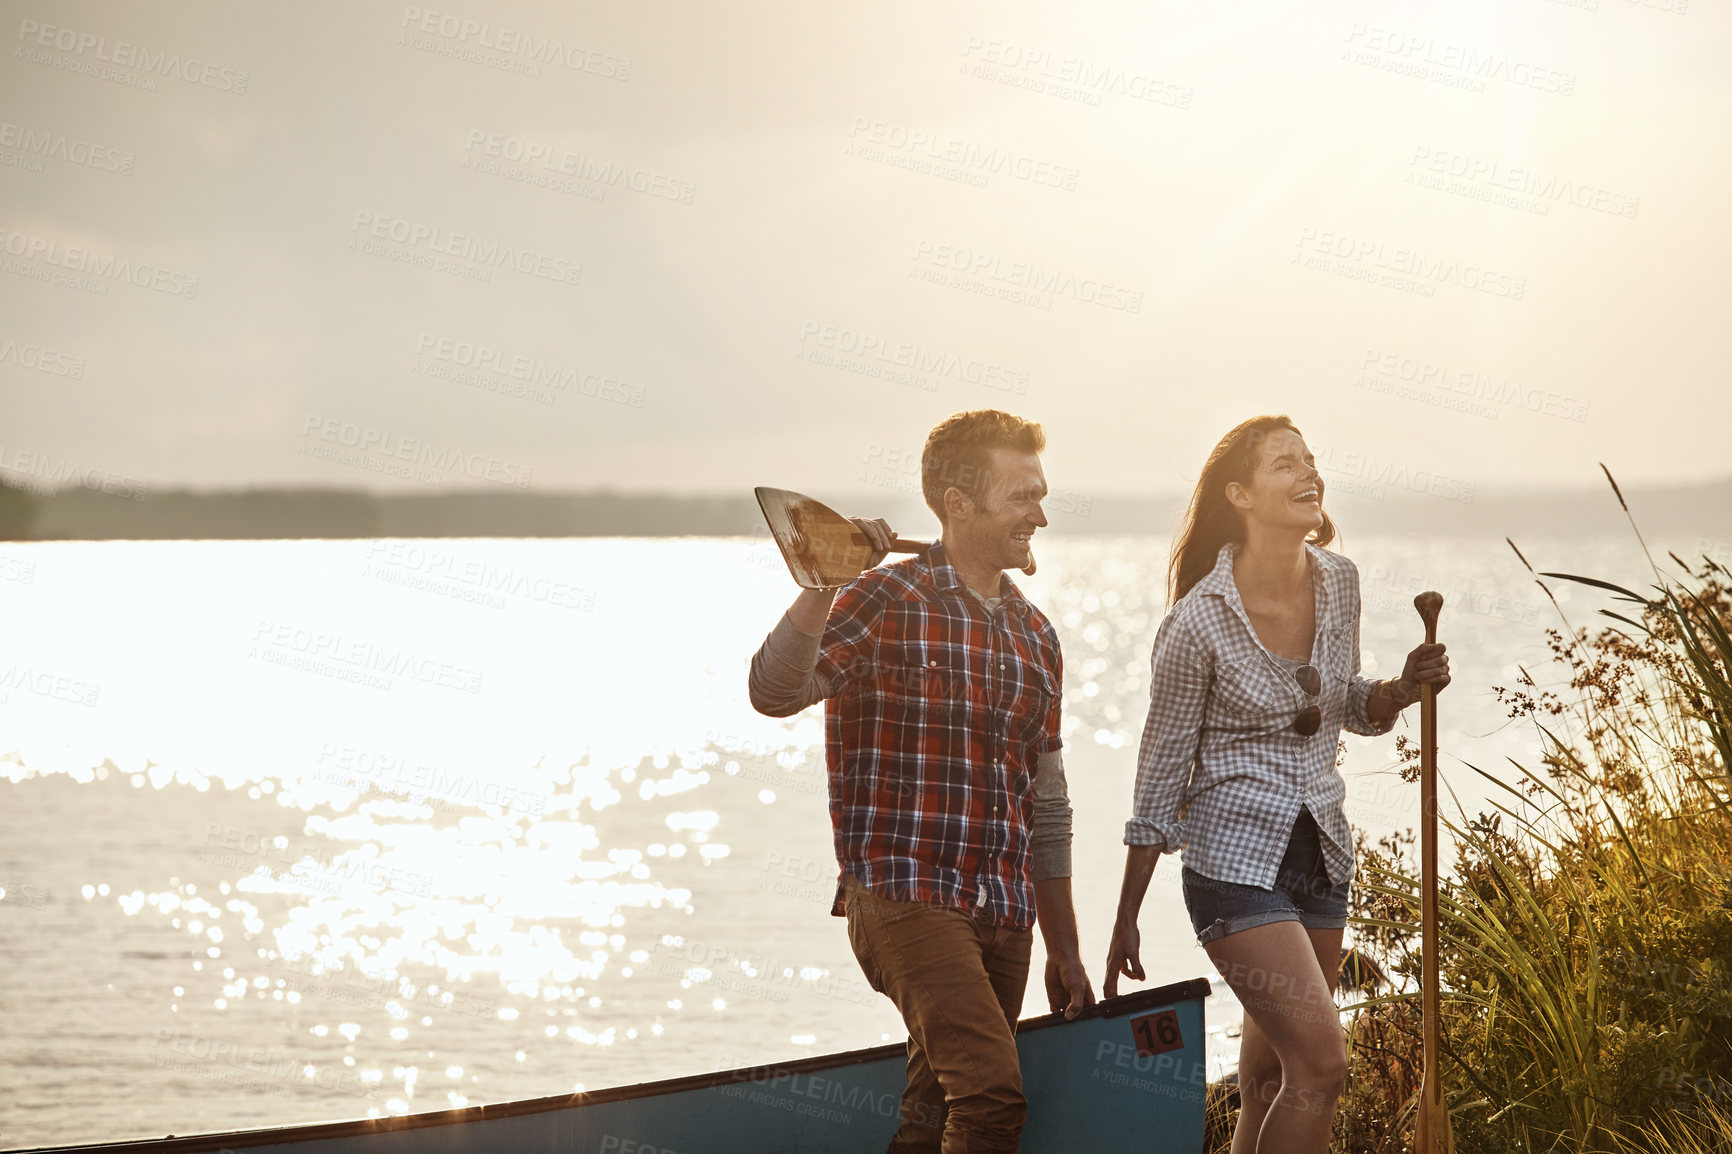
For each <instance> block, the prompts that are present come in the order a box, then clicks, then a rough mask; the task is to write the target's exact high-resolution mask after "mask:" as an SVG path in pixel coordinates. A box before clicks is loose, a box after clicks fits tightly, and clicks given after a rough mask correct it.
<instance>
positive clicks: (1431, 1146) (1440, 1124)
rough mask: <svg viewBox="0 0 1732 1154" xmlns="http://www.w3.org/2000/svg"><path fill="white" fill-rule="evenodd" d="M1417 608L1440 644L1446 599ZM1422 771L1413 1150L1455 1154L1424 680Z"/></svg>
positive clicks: (1429, 695)
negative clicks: (1418, 1062)
mask: <svg viewBox="0 0 1732 1154" xmlns="http://www.w3.org/2000/svg"><path fill="white" fill-rule="evenodd" d="M1413 607H1414V608H1415V609H1417V610H1419V617H1420V620H1422V621H1424V622H1425V643H1426V644H1427V645H1434V644H1436V643H1437V614H1438V610H1440V609H1442V608H1443V597H1442V595H1441V594H1438V593H1430V592H1427V593H1421V594H1420V595H1419V596H1417V597H1415V598H1414V599H1413ZM1419 773H1420V776H1419V810H1420V814H1419V820H1420V842H1419V854H1420V890H1419V895H1420V896H1419V903H1420V904H1419V931H1420V951H1421V970H1420V973H1421V976H1420V988H1421V991H1422V997H1423V999H1424V1001H1423V1006H1424V1019H1425V1073H1424V1077H1423V1079H1422V1080H1421V1082H1420V1086H1419V1110H1418V1114H1417V1117H1416V1119H1415V1121H1414V1129H1413V1148H1414V1150H1415V1151H1416V1154H1455V1135H1454V1133H1453V1132H1452V1131H1451V1130H1450V1126H1449V1106H1448V1104H1447V1103H1446V1102H1445V1101H1444V1100H1443V1071H1442V1069H1441V1068H1440V1065H1439V1063H1440V1062H1441V1061H1442V1058H1443V1055H1442V1049H1441V1043H1442V1031H1441V1025H1440V1023H1439V1021H1438V982H1437V687H1436V686H1434V685H1432V684H1431V683H1430V682H1429V681H1423V682H1421V683H1420V687H1419Z"/></svg>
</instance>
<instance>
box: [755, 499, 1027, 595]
mask: <svg viewBox="0 0 1732 1154" xmlns="http://www.w3.org/2000/svg"><path fill="white" fill-rule="evenodd" d="M752 492H753V493H755V494H757V497H758V508H760V509H762V510H763V511H764V520H765V521H767V522H769V525H770V535H771V536H772V537H774V538H775V539H776V548H778V549H780V550H781V551H782V560H784V561H786V562H787V563H788V571H789V572H790V573H792V574H793V575H794V581H795V583H796V584H798V585H799V586H800V588H802V589H831V588H834V587H835V586H837V585H846V584H847V583H848V582H850V581H852V580H854V578H856V577H858V576H860V574H862V573H864V572H865V571H866V570H867V568H868V567H869V566H868V564H867V563H868V562H869V561H871V560H872V553H873V549H872V542H870V541H868V540H867V539H866V534H864V533H862V532H861V531H860V527H859V526H858V525H855V524H854V522H852V521H850V520H849V519H848V518H846V517H844V516H842V514H840V513H838V512H836V511H835V510H834V509H832V508H830V507H829V506H828V505H824V504H820V503H819V502H817V501H814V500H812V498H810V497H808V496H806V495H804V494H802V493H794V492H790V491H789V490H787V489H771V488H767V487H765V486H763V485H759V486H758V487H757V488H755V489H753V490H752ZM931 547H932V543H931V542H930V541H910V540H908V539H906V538H904V537H897V538H895V539H894V540H892V541H891V542H890V551H891V552H892V553H921V552H924V551H926V550H927V549H930V548H931ZM1022 571H1023V572H1024V573H1027V574H1028V575H1029V576H1031V577H1032V576H1033V575H1034V558H1033V555H1032V554H1031V555H1030V557H1029V562H1028V564H1027V565H1025V566H1024V567H1023V570H1022Z"/></svg>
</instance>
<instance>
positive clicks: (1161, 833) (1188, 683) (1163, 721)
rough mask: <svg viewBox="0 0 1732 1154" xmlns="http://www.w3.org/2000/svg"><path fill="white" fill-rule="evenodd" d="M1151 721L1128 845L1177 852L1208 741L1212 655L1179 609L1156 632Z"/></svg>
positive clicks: (1139, 765)
mask: <svg viewBox="0 0 1732 1154" xmlns="http://www.w3.org/2000/svg"><path fill="white" fill-rule="evenodd" d="M1151 664H1152V666H1153V673H1152V676H1151V678H1150V683H1149V718H1148V721H1147V722H1145V723H1144V725H1143V741H1142V746H1141V747H1140V749H1139V750H1138V752H1137V784H1136V790H1135V792H1134V795H1133V798H1132V802H1131V819H1130V820H1129V821H1128V822H1126V823H1125V844H1126V845H1146V846H1154V847H1155V848H1157V849H1159V850H1161V851H1162V852H1163V853H1171V852H1174V851H1176V850H1178V849H1180V848H1182V847H1183V846H1184V844H1185V824H1184V822H1183V821H1182V820H1181V819H1180V817H1179V810H1180V808H1181V803H1182V802H1183V799H1184V795H1185V787H1186V785H1187V784H1188V783H1189V781H1190V778H1191V770H1192V767H1193V766H1194V765H1195V764H1196V762H1197V755H1198V749H1199V746H1200V745H1201V742H1202V733H1203V714H1204V710H1205V709H1206V707H1207V705H1208V700H1209V682H1210V678H1211V669H1210V657H1209V653H1208V651H1207V650H1206V649H1205V647H1204V646H1203V645H1202V643H1201V642H1200V641H1199V640H1198V638H1197V637H1196V635H1195V634H1194V632H1193V631H1192V630H1191V628H1190V627H1189V626H1188V625H1186V623H1185V622H1184V620H1183V619H1182V618H1181V617H1180V616H1179V613H1178V611H1177V610H1175V611H1173V612H1169V613H1168V614H1167V616H1166V617H1165V618H1164V619H1163V620H1162V621H1161V626H1160V628H1159V629H1157V630H1156V631H1155V650H1154V657H1153V659H1152V662H1151Z"/></svg>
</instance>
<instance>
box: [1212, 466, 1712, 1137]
mask: <svg viewBox="0 0 1732 1154" xmlns="http://www.w3.org/2000/svg"><path fill="white" fill-rule="evenodd" d="M1609 477H1610V475H1609V474H1608V479H1609ZM1616 488H1617V486H1616V483H1615V482H1614V483H1613V489H1614V491H1616ZM1619 501H1620V503H1622V501H1623V497H1622V494H1619ZM1626 511H1627V509H1626ZM1638 540H1639V534H1638ZM1511 547H1512V548H1514V543H1513V542H1512V543H1511ZM1644 548H1645V546H1644ZM1517 555H1518V556H1519V555H1520V551H1519V550H1517ZM1670 559H1671V561H1672V562H1673V563H1674V564H1675V566H1676V570H1675V571H1673V570H1668V571H1662V570H1661V569H1659V568H1658V567H1655V569H1654V574H1655V583H1654V585H1653V586H1652V587H1651V589H1650V591H1649V592H1648V593H1647V594H1640V593H1637V592H1634V591H1631V590H1628V589H1623V588H1620V587H1618V586H1614V585H1610V584H1607V583H1605V582H1602V581H1598V580H1596V579H1593V578H1588V577H1578V576H1572V575H1568V574H1561V573H1541V574H1536V581H1538V583H1539V584H1540V586H1541V588H1543V589H1545V590H1546V593H1547V596H1548V597H1549V596H1551V589H1552V586H1551V585H1550V584H1549V582H1555V581H1571V582H1575V583H1577V584H1579V585H1583V586H1587V587H1591V588H1594V589H1596V590H1597V591H1598V593H1599V595H1602V596H1608V595H1609V597H1610V598H1611V599H1612V600H1613V601H1614V602H1617V603H1618V604H1617V607H1616V608H1614V609H1601V610H1600V611H1599V612H1600V614H1601V615H1603V618H1604V619H1606V620H1608V621H1609V622H1610V624H1609V625H1605V626H1603V627H1600V628H1596V629H1592V630H1590V629H1588V628H1586V627H1582V626H1577V625H1574V624H1572V623H1571V622H1570V621H1569V619H1568V616H1567V615H1565V614H1564V610H1563V608H1562V607H1561V606H1559V607H1558V612H1559V614H1560V616H1561V617H1562V619H1563V628H1562V629H1559V630H1551V631H1549V637H1550V640H1551V648H1552V651H1553V659H1554V665H1555V667H1556V669H1557V671H1559V672H1560V673H1561V674H1562V676H1561V677H1560V679H1559V680H1558V682H1557V683H1556V685H1555V686H1553V685H1551V684H1550V683H1549V682H1547V683H1546V684H1545V685H1542V683H1541V682H1540V681H1539V680H1538V679H1536V678H1535V677H1533V676H1531V675H1530V674H1529V673H1528V671H1527V670H1525V669H1523V670H1522V672H1521V676H1520V678H1519V679H1518V680H1517V682H1516V684H1515V685H1513V686H1509V687H1498V689H1497V692H1498V694H1499V697H1500V700H1502V701H1504V702H1505V703H1506V704H1507V705H1508V706H1509V708H1510V713H1511V716H1512V717H1516V718H1522V719H1526V720H1527V721H1528V722H1530V723H1531V724H1532V725H1534V726H1535V729H1536V732H1537V734H1538V735H1539V737H1540V740H1541V743H1542V750H1541V754H1540V756H1539V759H1538V762H1537V764H1533V765H1523V764H1520V763H1516V762H1513V761H1512V762H1511V767H1510V768H1509V769H1501V768H1498V767H1477V766H1475V767H1472V768H1473V769H1474V770H1475V771H1476V772H1479V773H1481V774H1482V775H1483V776H1484V777H1485V778H1487V779H1488V780H1490V781H1491V782H1493V783H1495V785H1496V786H1497V787H1498V790H1497V793H1496V796H1495V797H1494V800H1493V802H1492V805H1493V808H1494V812H1491V813H1489V814H1488V813H1482V814H1480V815H1478V816H1477V817H1474V818H1472V819H1469V820H1466V821H1464V822H1462V823H1460V824H1458V823H1456V822H1451V821H1448V820H1447V819H1446V820H1445V824H1446V825H1447V826H1448V828H1449V830H1450V832H1451V833H1452V834H1453V836H1454V839H1455V843H1456V850H1457V856H1456V861H1455V863H1454V869H1453V872H1450V871H1446V873H1445V878H1444V882H1443V885H1442V886H1441V887H1440V895H1439V906H1440V916H1441V919H1442V933H1441V942H1440V968H1441V973H1442V981H1443V986H1444V997H1443V1036H1444V1049H1445V1052H1446V1057H1445V1059H1444V1063H1443V1073H1444V1079H1445V1087H1446V1096H1447V1099H1448V1101H1449V1103H1450V1108H1451V1116H1452V1121H1453V1126H1454V1133H1455V1141H1456V1148H1457V1150H1458V1151H1460V1152H1461V1154H1481V1152H1484V1154H1507V1152H1513V1151H1536V1152H1539V1151H1560V1152H1561V1151H1569V1152H1571V1154H1575V1152H1577V1151H1592V1152H1605V1154H1625V1152H1629V1151H1653V1152H1658V1154H1699V1152H1706V1151H1710V1150H1713V1151H1726V1150H1729V1149H1732V776H1729V775H1728V766H1729V765H1732V635H1729V629H1732V571H1729V570H1727V569H1726V568H1724V567H1723V566H1720V565H1718V564H1716V563H1715V562H1714V561H1712V560H1710V559H1708V558H1706V557H1704V558H1703V559H1702V564H1700V565H1698V566H1696V567H1695V568H1692V567H1691V565H1690V564H1689V563H1686V562H1685V561H1684V560H1682V559H1681V558H1678V557H1676V556H1675V555H1672V556H1671V558H1670ZM1523 563H1524V564H1526V558H1523ZM1530 571H1531V566H1530ZM1678 573H1681V576H1679V575H1677V574H1678ZM1553 603H1554V604H1556V599H1555V598H1554V599H1553ZM1397 747H1398V750H1399V751H1400V754H1401V756H1402V758H1403V760H1404V761H1405V762H1406V765H1405V766H1404V769H1403V774H1404V776H1407V777H1409V778H1412V777H1416V776H1417V771H1418V770H1417V760H1418V750H1417V748H1416V747H1414V746H1413V745H1411V744H1410V743H1407V742H1405V741H1404V740H1402V739H1398V741H1397ZM1413 848H1414V838H1413V836H1412V834H1411V833H1409V834H1407V835H1403V836H1399V837H1395V838H1386V839H1384V840H1383V841H1381V842H1380V843H1379V844H1378V845H1377V846H1375V847H1372V846H1365V845H1363V844H1362V845H1361V847H1360V858H1359V861H1360V874H1359V880H1358V882H1357V883H1356V885H1355V898H1354V901H1355V906H1356V908H1355V909H1354V911H1353V913H1354V915H1355V918H1354V926H1355V936H1356V939H1357V944H1358V947H1359V949H1360V950H1361V951H1364V952H1366V953H1368V954H1369V955H1370V956H1371V957H1372V958H1374V959H1375V960H1377V961H1378V962H1379V963H1381V965H1382V968H1383V969H1384V970H1385V971H1386V972H1387V973H1388V974H1389V975H1390V981H1391V984H1392V986H1393V988H1391V989H1388V990H1387V991H1386V992H1383V993H1381V994H1378V995H1374V996H1369V997H1366V998H1364V999H1362V1000H1360V1001H1358V1002H1356V1003H1355V1004H1354V1005H1351V1006H1348V1007H1347V1008H1346V1010H1345V1014H1346V1017H1345V1025H1346V1027H1347V1032H1348V1039H1349V1045H1350V1047H1351V1050H1352V1059H1353V1060H1352V1072H1351V1074H1350V1080H1349V1086H1348V1090H1347V1093H1346V1095H1345V1096H1344V1097H1343V1099H1342V1102H1341V1108H1340V1111H1339V1113H1338V1115H1337V1120H1336V1141H1335V1144H1334V1148H1335V1149H1338V1150H1346V1151H1354V1152H1361V1151H1363V1152H1372V1151H1379V1152H1388V1154H1394V1152H1400V1151H1408V1150H1411V1149H1412V1146H1411V1131H1412V1121H1413V1100H1414V1095H1415V1093H1416V1091H1417V1088H1418V1079H1419V1074H1420V1071H1421V1069H1422V1065H1421V1057H1420V1043H1419V1038H1420V1014H1419V993H1418V988H1419V945H1420V943H1419V927H1418V922H1419V902H1418V886H1419V883H1418V878H1417V874H1418V871H1417V869H1416V868H1414V867H1413V866H1412V865H1411V864H1410V862H1412V861H1413V860H1415V855H1414V854H1413V852H1412V851H1413ZM1223 1121H1224V1119H1223ZM1228 1132H1230V1131H1228ZM1215 1148H1216V1149H1219V1150H1223V1151H1224V1150H1225V1149H1226V1146H1225V1144H1224V1143H1223V1144H1220V1145H1218V1146H1216V1147H1215Z"/></svg>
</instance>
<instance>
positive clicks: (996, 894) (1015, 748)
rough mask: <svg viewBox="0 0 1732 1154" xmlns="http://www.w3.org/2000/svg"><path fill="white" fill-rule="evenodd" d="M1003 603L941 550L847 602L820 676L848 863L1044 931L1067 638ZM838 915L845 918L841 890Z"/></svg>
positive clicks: (942, 901)
mask: <svg viewBox="0 0 1732 1154" xmlns="http://www.w3.org/2000/svg"><path fill="white" fill-rule="evenodd" d="M1000 588H1001V596H1002V597H1003V601H1002V603H1001V604H1000V605H999V607H998V608H997V609H996V610H989V609H988V608H987V607H986V606H985V605H984V604H982V603H981V602H980V601H979V600H977V599H976V598H975V597H974V595H973V594H971V593H970V592H969V591H968V590H967V589H966V588H964V587H963V584H962V582H961V580H960V579H959V578H958V577H957V575H956V570H955V569H954V568H952V567H951V564H950V562H949V560H948V559H947V558H946V556H945V552H944V546H943V545H942V544H935V545H933V546H932V548H931V549H929V550H928V551H927V552H926V553H924V554H920V555H917V556H915V557H914V558H911V559H909V560H906V561H900V562H897V563H896V564H894V565H889V566H885V567H882V568H878V569H872V570H869V571H868V572H866V573H864V574H862V575H861V576H860V577H859V578H858V579H857V580H855V581H854V582H853V583H851V584H850V585H848V586H847V587H846V588H845V589H843V590H842V592H841V593H840V594H839V595H838V596H837V598H836V603H835V606H834V608H832V609H831V611H830V618H829V621H828V622H827V623H826V625H825V628H824V638H823V642H822V645H821V648H820V652H819V656H818V666H817V671H818V672H819V673H820V674H822V675H823V677H824V678H825V680H827V681H828V682H829V683H830V685H831V687H832V688H833V689H834V694H833V696H832V697H831V698H830V699H829V700H828V701H827V702H826V703H825V707H824V714H825V717H824V722H825V735H826V743H825V756H826V760H827V762H828V767H829V778H830V821H831V824H832V825H833V826H834V827H835V831H836V860H837V862H838V863H840V865H841V867H842V870H843V871H844V872H846V873H852V874H853V875H854V876H855V877H857V878H859V879H860V881H861V882H862V883H863V884H864V885H865V886H866V887H867V888H868V889H870V890H872V891H873V892H874V893H876V894H879V895H880V896H882V897H886V898H892V899H896V900H901V901H917V902H931V903H934V904H937V905H945V906H954V907H956V908H958V909H961V910H965V911H967V912H968V913H969V914H971V915H972V916H973V917H975V918H977V919H979V920H980V921H982V922H984V923H986V924H989V925H1003V926H1010V927H1013V928H1016V929H1026V928H1028V927H1029V926H1032V925H1033V924H1034V887H1033V883H1032V882H1031V880H1030V874H1029V863H1028V835H1029V819H1030V815H1031V795H1032V793H1033V785H1034V768H1035V759H1036V757H1037V756H1038V755H1039V754H1042V753H1046V752H1048V751H1051V750H1056V749H1058V748H1059V746H1060V744H1061V743H1060V741H1059V688H1060V685H1061V684H1062V678H1063V671H1064V666H1063V659H1062V658H1061V656H1060V654H1059V645H1058V634H1057V632H1056V631H1054V629H1053V627H1052V623H1051V622H1049V621H1048V620H1047V619H1046V617H1045V615H1044V614H1042V613H1041V612H1040V610H1038V609H1036V608H1035V607H1034V606H1033V605H1030V604H1029V603H1028V601H1027V600H1025V599H1024V598H1023V596H1022V593H1021V592H1020V591H1019V590H1018V589H1017V587H1016V586H1015V585H1013V584H1011V581H1010V579H1009V578H1008V577H1006V578H1004V579H1003V581H1002V583H1001V586H1000ZM836 894H837V896H836V904H835V906H834V908H833V909H832V910H831V912H832V913H834V914H837V915H840V914H841V913H842V897H841V886H840V885H838V886H837V891H836Z"/></svg>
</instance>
